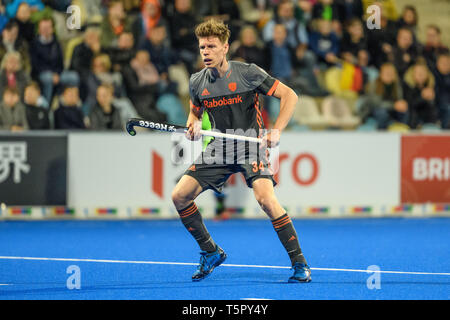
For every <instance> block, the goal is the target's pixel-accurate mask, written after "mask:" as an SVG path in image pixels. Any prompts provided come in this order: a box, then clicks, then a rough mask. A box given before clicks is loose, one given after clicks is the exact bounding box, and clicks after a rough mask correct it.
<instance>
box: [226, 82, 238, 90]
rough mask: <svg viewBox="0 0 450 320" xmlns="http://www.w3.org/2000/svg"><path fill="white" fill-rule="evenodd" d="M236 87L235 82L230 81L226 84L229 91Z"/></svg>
mask: <svg viewBox="0 0 450 320" xmlns="http://www.w3.org/2000/svg"><path fill="white" fill-rule="evenodd" d="M236 88H237V85H236V82H230V83H229V84H228V89H230V90H231V91H233V92H234V91H236Z"/></svg>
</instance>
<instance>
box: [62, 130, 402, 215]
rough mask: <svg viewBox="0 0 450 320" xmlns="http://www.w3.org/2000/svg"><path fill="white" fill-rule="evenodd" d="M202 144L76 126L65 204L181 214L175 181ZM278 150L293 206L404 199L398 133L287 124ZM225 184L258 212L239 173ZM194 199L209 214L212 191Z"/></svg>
mask: <svg viewBox="0 0 450 320" xmlns="http://www.w3.org/2000/svg"><path fill="white" fill-rule="evenodd" d="M183 145H184V148H181V146H183ZM181 149H183V151H182V152H181V151H180V150H181ZM200 151H201V142H200V141H199V142H196V143H190V142H187V141H186V139H184V138H183V136H180V135H171V134H164V133H146V132H142V133H139V134H138V135H137V136H135V137H131V136H129V135H127V134H125V133H72V134H70V135H69V157H68V158H69V164H68V181H69V182H68V206H70V207H76V208H80V207H83V208H84V207H86V208H96V209H92V210H94V211H95V210H97V211H96V213H98V214H99V215H103V214H105V215H107V214H109V213H110V211H111V212H112V213H113V214H116V213H117V214H119V215H124V217H127V215H128V216H136V214H138V215H139V214H142V215H144V216H145V215H146V214H148V215H151V214H152V212H157V213H158V214H160V217H161V216H176V212H175V211H174V208H173V205H172V203H171V192H172V189H173V187H174V186H175V184H176V182H177V180H178V179H179V178H180V176H181V175H182V174H183V172H184V171H185V170H186V169H187V168H188V167H189V166H190V163H191V162H192V161H193V160H194V159H195V155H197V154H198V153H199V152H200ZM274 154H278V159H279V160H278V164H279V166H278V171H277V172H276V174H275V176H276V179H277V181H278V182H279V184H278V186H277V187H276V188H275V192H276V195H277V196H278V198H279V200H280V202H281V204H282V205H283V206H285V207H286V208H288V210H290V211H291V212H292V213H293V214H296V213H299V212H300V211H301V210H308V208H309V207H311V208H313V209H312V210H319V211H320V207H338V206H385V205H396V204H398V203H400V187H399V186H400V175H399V172H400V169H399V166H400V136H399V135H397V134H388V133H380V134H374V133H371V134H364V133H342V132H339V133H333V132H328V133H289V132H288V133H284V134H283V136H282V140H281V144H280V147H279V149H278V150H275V152H274ZM180 155H181V156H182V157H180ZM186 159H188V160H186ZM276 164H277V162H274V163H273V167H274V168H275V169H277V165H276ZM224 191H225V193H226V194H227V199H226V203H227V206H229V207H231V208H232V209H233V210H235V211H236V212H237V213H244V215H245V216H246V217H256V216H260V215H261V211H260V209H259V208H258V205H257V203H256V201H255V200H254V198H253V195H252V191H251V189H249V188H248V187H247V186H246V185H245V183H244V181H243V179H242V177H241V175H240V174H239V175H235V176H234V177H232V178H231V179H230V180H229V181H228V183H227V185H226V188H225V189H224ZM197 204H198V206H199V208H202V209H203V213H204V214H205V216H211V215H213V214H214V206H215V202H214V196H213V192H212V191H208V192H205V193H204V194H202V195H200V197H199V198H198V200H197ZM99 208H100V209H99ZM109 208H114V209H109ZM317 208H319V209H317ZM86 210H88V209H86ZM114 210H116V211H114ZM327 210H328V209H327ZM136 212H137V213H136ZM300 213H302V212H300ZM303 213H305V212H303Z"/></svg>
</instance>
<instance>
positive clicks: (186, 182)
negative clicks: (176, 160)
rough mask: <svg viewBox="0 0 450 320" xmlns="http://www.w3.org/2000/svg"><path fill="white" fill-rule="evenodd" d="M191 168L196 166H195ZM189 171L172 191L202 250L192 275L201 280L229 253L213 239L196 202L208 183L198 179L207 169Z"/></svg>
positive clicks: (183, 220) (190, 230) (183, 219)
mask: <svg viewBox="0 0 450 320" xmlns="http://www.w3.org/2000/svg"><path fill="white" fill-rule="evenodd" d="M191 168H195V166H193V167H191ZM187 172H188V173H187V174H185V175H184V176H183V177H182V178H181V179H180V181H179V182H178V184H177V185H176V186H175V188H174V190H173V192H172V201H173V203H174V204H175V207H176V208H177V211H178V213H179V215H180V218H181V221H182V222H183V224H184V226H185V227H186V229H187V230H188V231H189V233H190V234H191V235H192V236H193V237H194V239H195V240H196V241H197V243H198V245H199V246H200V249H201V250H202V251H201V252H200V263H199V265H198V267H197V270H196V271H195V272H194V274H193V275H192V280H193V281H200V280H202V279H204V278H206V277H207V276H208V275H210V274H211V273H212V272H213V270H214V268H216V267H217V266H219V265H220V264H221V263H223V262H224V261H225V259H226V257H227V255H226V254H225V252H224V251H223V250H222V248H221V247H220V246H218V245H216V243H215V242H214V240H213V239H212V237H211V235H210V234H209V232H208V230H207V229H206V226H205V224H204V223H203V219H202V216H201V214H200V212H199V210H198V208H197V206H196V204H195V202H194V200H195V199H196V198H197V196H198V195H199V194H200V193H201V192H202V191H203V190H204V189H205V188H206V185H201V184H200V182H199V181H200V180H198V179H200V177H202V173H201V172H203V174H204V173H205V171H204V170H199V171H196V170H195V171H191V170H188V171H187ZM190 174H192V175H194V176H197V178H198V179H196V178H194V177H193V176H190ZM202 181H203V180H202Z"/></svg>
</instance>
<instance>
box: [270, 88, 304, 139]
mask: <svg viewBox="0 0 450 320" xmlns="http://www.w3.org/2000/svg"><path fill="white" fill-rule="evenodd" d="M272 96H273V97H276V98H278V99H280V113H279V115H278V118H277V119H276V120H275V124H274V126H273V128H272V130H271V131H270V132H269V133H268V134H267V135H265V136H264V137H263V143H262V145H263V146H264V145H267V146H268V147H269V148H270V147H275V146H277V145H278V143H279V142H280V136H281V133H282V132H283V130H284V129H285V128H286V126H287V125H288V123H289V121H290V120H291V118H292V114H293V113H294V110H295V105H296V104H297V101H298V96H297V94H296V93H295V92H294V90H292V89H291V88H289V87H288V86H287V85H285V84H284V83H282V82H279V83H278V84H277V86H276V89H275V91H274V92H273V95H272Z"/></svg>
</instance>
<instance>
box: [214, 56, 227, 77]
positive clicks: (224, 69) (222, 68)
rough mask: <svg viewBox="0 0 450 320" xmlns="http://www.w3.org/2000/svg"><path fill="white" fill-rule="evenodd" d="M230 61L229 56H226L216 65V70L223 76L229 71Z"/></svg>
mask: <svg viewBox="0 0 450 320" xmlns="http://www.w3.org/2000/svg"><path fill="white" fill-rule="evenodd" d="M228 67H229V63H228V61H227V58H224V59H223V61H222V62H221V63H219V64H218V65H217V66H215V67H214V69H216V70H215V71H216V72H217V73H218V75H219V77H220V78H222V77H223V76H224V75H225V74H226V73H227V71H228Z"/></svg>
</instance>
